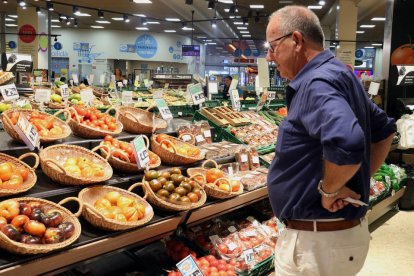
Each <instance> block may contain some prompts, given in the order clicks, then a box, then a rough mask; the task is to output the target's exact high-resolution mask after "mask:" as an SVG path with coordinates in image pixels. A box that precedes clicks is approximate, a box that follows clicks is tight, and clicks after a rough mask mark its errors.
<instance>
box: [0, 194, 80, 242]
mask: <svg viewBox="0 0 414 276" xmlns="http://www.w3.org/2000/svg"><path fill="white" fill-rule="evenodd" d="M0 227H1V232H2V233H3V234H5V235H6V236H7V237H8V238H9V239H11V240H14V241H17V242H21V243H25V244H55V243H60V242H63V241H64V240H66V239H69V238H70V237H72V235H73V233H74V232H75V225H74V224H73V223H72V222H63V215H62V213H61V212H60V211H59V210H47V211H45V208H44V206H43V205H42V204H41V203H39V202H18V201H17V200H13V199H10V200H6V201H2V202H0Z"/></svg>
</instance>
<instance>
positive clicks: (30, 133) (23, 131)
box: [14, 113, 39, 151]
mask: <svg viewBox="0 0 414 276" xmlns="http://www.w3.org/2000/svg"><path fill="white" fill-rule="evenodd" d="M14 129H15V130H16V132H17V133H18V134H19V136H20V137H21V138H22V140H23V142H24V143H25V144H26V145H27V146H28V147H29V148H30V150H31V151H33V150H34V149H35V148H36V147H39V133H38V132H37V129H36V127H35V126H33V125H32V124H31V123H30V122H29V121H28V120H27V118H26V116H25V115H24V114H23V113H20V116H19V119H18V120H17V123H16V125H15V126H14Z"/></svg>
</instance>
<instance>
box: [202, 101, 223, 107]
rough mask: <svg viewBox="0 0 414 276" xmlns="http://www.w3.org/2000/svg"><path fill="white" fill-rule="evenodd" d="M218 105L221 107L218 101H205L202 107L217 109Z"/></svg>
mask: <svg viewBox="0 0 414 276" xmlns="http://www.w3.org/2000/svg"><path fill="white" fill-rule="evenodd" d="M220 105H221V101H219V100H211V101H205V102H204V103H203V107H209V108H212V107H217V106H220Z"/></svg>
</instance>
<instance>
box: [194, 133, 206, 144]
mask: <svg viewBox="0 0 414 276" xmlns="http://www.w3.org/2000/svg"><path fill="white" fill-rule="evenodd" d="M196 141H197V143H200V142H203V141H204V137H203V135H201V134H200V135H197V136H196Z"/></svg>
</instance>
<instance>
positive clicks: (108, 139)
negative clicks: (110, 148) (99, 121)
mask: <svg viewBox="0 0 414 276" xmlns="http://www.w3.org/2000/svg"><path fill="white" fill-rule="evenodd" d="M113 140H114V137H112V136H111V135H106V136H105V138H104V141H105V142H112V141H113Z"/></svg>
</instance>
